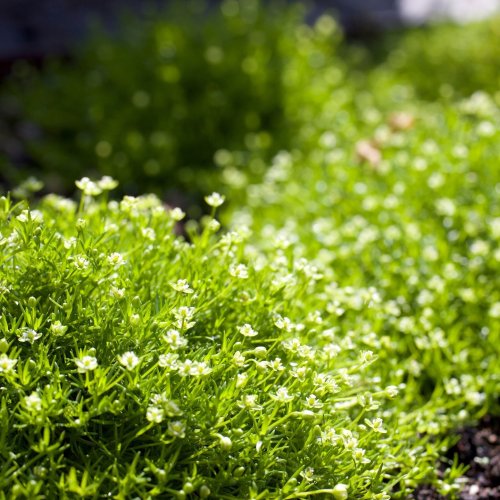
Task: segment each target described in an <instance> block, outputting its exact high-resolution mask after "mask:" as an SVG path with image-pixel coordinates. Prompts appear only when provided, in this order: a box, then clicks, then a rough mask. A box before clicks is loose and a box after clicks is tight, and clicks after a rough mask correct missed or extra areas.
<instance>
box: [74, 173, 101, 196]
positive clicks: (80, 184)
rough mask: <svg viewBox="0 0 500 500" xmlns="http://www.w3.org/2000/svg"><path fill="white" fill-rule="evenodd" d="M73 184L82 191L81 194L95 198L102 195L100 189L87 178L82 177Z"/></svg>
mask: <svg viewBox="0 0 500 500" xmlns="http://www.w3.org/2000/svg"><path fill="white" fill-rule="evenodd" d="M75 184H76V187H77V188H78V189H81V190H82V191H83V194H86V195H89V196H97V195H99V194H101V193H102V188H101V187H99V185H98V184H96V183H95V182H94V181H91V180H90V179H89V178H88V177H82V178H81V179H80V180H79V181H76V182H75Z"/></svg>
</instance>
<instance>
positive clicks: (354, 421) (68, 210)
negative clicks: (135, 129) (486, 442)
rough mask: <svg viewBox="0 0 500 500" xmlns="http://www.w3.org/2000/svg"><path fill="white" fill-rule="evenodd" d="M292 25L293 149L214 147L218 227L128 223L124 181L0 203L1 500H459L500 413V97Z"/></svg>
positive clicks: (285, 72)
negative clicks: (417, 75)
mask: <svg viewBox="0 0 500 500" xmlns="http://www.w3.org/2000/svg"><path fill="white" fill-rule="evenodd" d="M224 5H225V6H226V7H225V8H226V9H228V8H229V7H231V6H232V8H233V11H230V12H233V13H236V14H238V12H237V10H236V7H235V6H237V5H239V6H240V7H241V5H242V4H240V3H235V2H226V3H225V4H224ZM249 5H250V6H252V5H253V6H254V7H256V6H258V4H253V3H249ZM228 6H229V7H228ZM250 8H253V7H250ZM255 12H260V11H255ZM240 14H241V11H239V14H238V15H234V16H232V15H229V16H228V18H229V19H233V20H234V21H235V22H236V20H239V21H238V23H239V22H241V18H240V17H239V16H240ZM247 14H248V13H247ZM226 17H227V12H226ZM218 19H219V18H218ZM245 19H246V18H245ZM262 22H264V21H262ZM266 22H267V21H266ZM293 22H295V23H297V24H296V25H293ZM293 22H292V21H290V23H291V24H290V28H286V29H289V30H290V31H289V34H290V33H293V36H290V37H285V38H280V43H279V44H278V45H279V47H280V50H282V51H283V52H282V53H283V54H285V53H286V54H292V53H293V57H292V58H290V59H289V60H287V62H286V65H285V66H283V67H281V68H280V70H279V71H280V76H279V78H280V79H281V80H280V81H281V83H280V86H281V89H280V92H279V99H280V102H279V110H280V111H279V113H278V114H279V116H280V118H279V119H278V121H277V122H276V123H278V122H280V120H284V121H283V122H281V123H282V126H283V129H282V130H278V131H274V132H273V131H272V130H266V131H265V133H262V130H260V128H259V130H260V131H257V132H256V130H257V129H254V130H252V131H249V130H248V129H247V128H246V125H241V123H240V122H239V121H238V122H237V123H236V127H239V126H242V127H243V128H242V129H239V131H238V132H237V133H236V132H235V136H234V138H235V142H231V141H232V139H231V137H229V138H228V140H229V142H228V143H224V142H223V141H224V137H222V138H221V143H220V144H219V141H218V140H217V141H214V142H210V143H209V144H208V143H205V142H204V137H200V149H201V148H202V147H203V148H206V150H205V149H204V150H203V151H200V152H199V153H200V154H202V155H205V154H206V155H207V157H208V156H213V161H214V165H216V166H217V170H216V172H217V175H216V176H214V177H213V178H212V181H211V182H213V183H214V184H217V189H218V190H220V191H221V192H223V193H224V194H225V196H223V195H221V194H218V193H213V194H211V195H208V196H206V197H205V202H206V203H205V205H206V207H208V208H207V211H208V214H207V215H206V216H205V217H203V218H201V219H200V220H198V221H195V220H189V221H187V222H185V220H183V219H184V218H185V214H184V213H183V211H182V210H181V209H180V208H174V207H171V206H167V205H166V204H165V203H164V202H163V201H162V200H161V198H159V197H158V196H156V195H155V194H143V195H140V196H137V197H134V196H129V195H125V196H117V197H116V199H113V193H114V192H118V193H119V192H120V186H119V185H118V183H117V181H115V180H114V179H113V178H111V177H109V176H108V175H107V174H112V173H117V174H120V172H121V170H120V169H116V170H114V167H113V166H112V165H111V163H110V162H103V163H102V164H100V165H99V167H98V170H99V169H100V170H101V171H102V173H104V174H106V175H104V177H102V178H100V180H91V179H89V178H88V177H83V178H81V179H80V180H79V181H77V182H76V187H77V188H78V191H79V195H78V197H77V198H76V201H75V200H73V199H68V198H65V197H62V196H59V195H57V194H49V195H47V196H44V197H41V198H40V199H38V200H37V201H31V202H28V201H27V200H22V201H14V197H11V196H10V195H9V194H7V193H5V194H4V196H2V197H1V198H0V249H1V252H0V457H1V459H0V498H29V499H36V498H40V499H42V498H82V497H83V498H103V497H111V498H118V499H121V498H123V499H125V498H155V497H157V498H174V499H176V498H177V499H185V498H192V499H196V498H216V499H241V498H251V499H258V498H260V499H268V498H270V499H273V498H275V499H280V500H291V499H296V498H308V497H316V498H334V499H335V500H339V499H346V498H360V499H388V498H401V499H404V498H407V497H408V495H409V494H410V493H411V491H413V490H414V489H415V488H416V487H417V486H418V485H420V484H431V485H433V486H435V487H436V488H437V489H438V491H439V492H440V493H441V494H443V495H445V496H447V497H449V498H455V497H456V496H457V495H458V492H459V490H460V488H461V486H462V484H463V483H462V479H461V476H462V473H463V470H464V466H463V465H462V464H459V463H458V462H457V461H456V460H455V461H454V460H453V459H447V458H444V457H445V453H446V451H447V450H448V449H449V448H450V446H451V445H452V444H453V442H454V440H455V436H454V433H455V431H456V430H457V429H458V428H459V427H460V426H461V425H463V424H468V423H471V422H474V421H475V420H476V419H478V418H480V417H481V416H483V415H485V414H486V413H491V414H498V413H499V411H500V408H499V396H500V391H499V387H500V368H499V364H498V361H497V360H498V357H499V354H500V352H499V350H500V348H499V346H500V338H499V336H500V286H499V285H500V283H499V276H500V275H499V267H500V249H499V240H500V207H499V200H500V197H499V195H500V172H499V170H498V165H497V163H498V158H499V155H500V142H499V140H498V139H499V133H500V132H499V130H500V109H499V106H498V102H497V100H498V99H497V96H496V95H495V91H494V89H495V86H494V83H492V82H490V80H489V79H488V78H486V77H485V82H487V83H488V85H489V84H490V83H491V87H490V86H488V85H486V84H485V85H484V86H483V85H482V83H481V80H478V81H477V83H470V85H471V87H470V88H471V92H470V93H469V92H468V90H467V91H465V90H464V93H463V94H462V93H461V92H460V91H457V92H456V93H455V94H454V95H449V96H447V97H446V96H444V97H443V96H441V94H440V97H439V98H438V99H437V100H432V99H430V98H429V96H425V97H426V99H425V100H419V99H418V96H419V95H420V92H421V91H420V90H418V85H419V84H418V82H415V84H414V85H413V84H412V80H408V79H406V77H402V76H401V74H400V73H399V72H398V71H399V70H398V69H395V68H394V67H393V66H392V63H387V64H383V65H382V66H380V67H376V68H373V69H372V70H371V71H370V72H369V73H368V74H366V75H363V76H361V75H360V74H359V61H360V59H357V60H356V61H354V60H351V64H350V65H349V64H348V62H346V61H341V59H342V58H339V57H337V56H336V55H335V54H334V52H331V50H332V49H331V48H327V46H328V43H329V40H330V39H333V40H334V41H335V44H336V43H338V37H339V32H338V28H337V27H336V24H335V22H334V20H333V19H332V18H330V17H328V16H323V17H321V18H320V19H318V21H317V22H316V23H315V24H314V25H313V26H306V25H304V24H301V23H300V22H299V21H293ZM158 26H159V25H158ZM169 26H170V25H169ZM188 26H189V25H188ZM251 26H252V29H255V25H251ZM273 26H274V28H272V29H275V28H276V30H278V27H276V26H275V25H273ZM478 26H479V25H478ZM173 29H174V28H173V27H172V26H170V27H169V28H168V30H167V32H168V33H170V31H169V30H173ZM207 29H208V25H207ZM263 29H264V28H263ZM265 29H267V28H265ZM269 29H270V30H271V32H272V33H274V32H273V31H272V29H271V28H269ZM280 29H281V28H280ZM448 29H450V28H445V30H444V31H443V33H444V35H443V40H446V37H447V36H448V35H446V33H447V30H448ZM475 29H479V28H478V27H473V28H472V30H475ZM488 29H490V28H488ZM248 30H249V31H248V32H245V33H246V35H245V36H249V34H250V28H248ZM174 31H175V30H174ZM278 31H279V30H278ZM435 33H436V34H435V36H436V44H438V42H439V40H440V38H439V35H438V33H439V31H438V30H437V29H436V31H435ZM140 36H143V35H140ZM213 36H214V37H216V36H221V35H220V33H217V34H214V35H213ZM413 36H416V35H414V34H410V35H408V37H409V38H408V40H411V39H412V38H411V37H413ZM188 38H189V37H187V38H186V39H188ZM243 38H244V37H243ZM250 38H251V37H250ZM182 39H183V40H184V38H182ZM298 42H300V43H298ZM109 43H110V44H111V45H112V46H113V47H114V49H116V50H118V47H119V45H118V44H117V45H116V46H115V45H113V44H114V43H115V42H109ZM190 43H191V42H190ZM193 43H194V42H193ZM220 43H221V44H222V42H220ZM335 44H333V50H334V51H335V50H337V48H338V47H337V46H336V45H335ZM408 44H409V45H411V43H410V42H408ZM104 46H105V47H107V45H106V44H104ZM335 47H337V48H335ZM141 50H142V49H141ZM190 50H191V49H190ZM235 50H236V49H235ZM405 50H406V49H405ZM408 50H409V49H408ZM492 50H493V49H492ZM153 52H154V51H153ZM190 53H191V52H186V54H190ZM347 53H349V51H347V52H346V54H347ZM350 53H351V56H352V57H357V56H355V55H353V53H352V52H350ZM235 54H236V52H235ZM88 57H89V61H91V59H90V53H89V55H88ZM235 57H236V56H235ZM138 58H139V56H138ZM335 61H337V62H335ZM332 63H333V64H332ZM116 64H117V66H116V68H118V63H116ZM183 64H187V62H183ZM424 66H425V64H424ZM304 67H306V68H309V71H308V72H304V71H303V69H304ZM64 71H67V70H61V73H58V72H56V73H55V74H53V75H52V76H51V75H50V74H48V73H47V75H45V77H44V78H46V79H49V80H50V78H54V79H55V80H57V78H60V77H61V76H60V75H61V74H63V73H64ZM68 71H70V72H73V73H72V74H73V76H72V78H75V79H74V80H72V82H73V83H72V84H71V85H76V83H75V82H76V81H77V79H76V77H75V76H74V75H76V69H75V68H73V69H71V70H68ZM117 71H118V70H117ZM231 71H232V70H231ZM443 71H444V70H443ZM118 74H119V75H123V73H117V76H116V78H117V82H120V81H121V78H122V77H119V76H118ZM209 74H210V72H209ZM273 74H274V73H273ZM58 75H59V76H58ZM193 78H194V77H193ZM211 78H212V77H211ZM439 78H440V77H439ZM459 83H460V82H459ZM124 85H125V84H124ZM128 85H129V84H127V89H129V90H127V92H128V93H130V92H131V91H132V90H131V89H133V88H135V87H134V86H133V85H132V84H130V87H129V86H128ZM457 85H458V84H457ZM37 88H38V87H37ZM61 88H65V87H64V85H63V86H62V87H61ZM70 88H71V89H73V90H70ZM76 88H80V87H75V86H72V87H69V88H68V89H67V92H68V94H71V93H72V92H74V89H76ZM181 88H182V86H181V84H180V83H179V89H181ZM221 88H222V87H221ZM242 88H243V89H246V86H245V85H243V87H242ZM266 88H267V87H266ZM465 88H466V87H464V89H465ZM137 89H138V90H139V89H140V90H141V91H142V90H143V89H144V86H143V85H142V83H141V85H140V87H139V86H137ZM107 90H108V89H106V88H105V86H103V87H101V88H100V90H99V95H104V94H105V92H107ZM247 90H248V89H247ZM268 90H269V89H268V88H267V90H266V91H265V92H267V91H268ZM240 91H241V92H243V91H244V90H238V91H236V90H235V93H234V96H235V98H236V97H237V96H238V92H240ZM158 92H159V93H160V94H161V92H160V90H159V91H158ZM263 92H264V91H263ZM45 95H46V94H45V93H44V91H43V92H41V93H40V95H39V98H40V99H41V101H40V103H43V102H45V101H44V100H43V99H45V97H43V96H45ZM127 95H128V94H127ZM229 95H232V94H229ZM277 95H278V94H276V95H275V94H272V92H271V96H275V97H276V96H277ZM96 96H97V94H95V95H94V97H96ZM143 97H144V96H143ZM31 98H32V97H29V99H31ZM72 99H73V100H75V96H72ZM96 99H97V98H96ZM252 99H253V98H252ZM252 99H250V102H249V107H248V109H249V110H252V106H255V109H259V110H262V109H263V108H261V107H260V106H261V104H262V102H264V101H265V100H264V101H261V100H260V97H259V98H257V97H256V98H255V99H253V100H252ZM266 99H267V98H266ZM429 99H430V100H429ZM271 100H272V99H271ZM26 102H28V101H26ZM96 102H99V100H98V99H97V100H96ZM169 102H170V101H169ZM203 102H205V101H203ZM265 102H268V101H265ZM269 102H270V101H269ZM273 105H274V104H273ZM39 106H40V107H39V108H38V109H41V104H39ZM197 106H200V109H199V110H198V111H199V113H201V115H203V113H205V112H206V113H208V114H207V115H206V116H205V115H203V116H205V118H206V119H207V120H208V117H209V113H212V112H213V109H212V108H210V107H208V108H206V109H205V108H204V106H205V104H203V103H199V102H197ZM148 109H150V108H148ZM266 109H267V108H266ZM160 110H161V108H155V112H158V113H159V112H160ZM120 112H123V113H127V117H125V116H123V117H122V118H120V119H123V122H124V127H125V128H124V130H126V129H127V127H128V126H129V124H130V123H132V122H133V121H134V120H135V119H136V118H134V114H135V113H139V114H141V113H142V112H140V111H139V110H138V109H136V107H134V105H133V104H132V105H131V104H130V103H129V102H127V105H123V110H120ZM260 112H261V111H259V113H260ZM141 116H142V114H141ZM148 116H152V115H148ZM193 116H196V117H198V118H197V119H199V116H200V115H199V114H196V115H193ZM129 118H130V121H128V119H129ZM143 118H145V115H144V116H142V118H141V119H143ZM218 118H219V117H218V115H217V114H215V115H214V120H215V121H217V120H218ZM285 118H286V120H285ZM53 119H56V118H53ZM190 119H191V118H190ZM228 119H229V118H228ZM234 119H236V118H234ZM193 120H194V118H193ZM238 120H239V118H238ZM182 123H183V125H182V126H187V125H186V123H185V122H182ZM189 123H190V126H191V125H192V123H193V122H189ZM96 124H99V125H100V124H101V122H100V121H99V122H96ZM180 124H181V122H177V124H176V127H177V126H180ZM118 125H119V122H118V121H117V122H116V123H115V126H116V127H117V129H116V137H118V136H119V135H120V134H119V129H118ZM219 125H220V124H217V126H219ZM145 126H146V125H145ZM74 127H75V130H77V129H78V123H76V122H75V123H74ZM96 127H97V125H96ZM214 127H215V124H214ZM259 127H260V126H259ZM215 128H216V127H215ZM215 128H214V130H215ZM96 130H97V128H96ZM172 130H173V129H172ZM238 134H243V135H244V136H245V139H244V140H243V141H242V142H240V143H238V140H239V139H238V137H239V138H241V137H242V136H241V135H240V136H238ZM124 135H126V134H125V133H124ZM179 140H184V139H179ZM187 140H188V139H186V141H187ZM189 140H191V139H189ZM193 140H194V139H193ZM278 146H279V147H280V148H281V150H279V151H274V150H275V149H278ZM43 147H44V145H43V144H42V143H40V148H41V149H40V151H42V149H43ZM47 147H49V148H58V147H59V144H58V142H57V141H56V140H55V139H54V141H53V142H52V143H51V145H50V146H47ZM61 147H62V146H61ZM66 147H67V145H66V146H64V148H66ZM92 147H93V148H94V149H93V150H92V151H93V152H92V153H91V155H95V144H94V145H93V146H92ZM64 148H62V149H64ZM114 150H115V149H114V145H113V151H114ZM67 151H68V152H69V151H70V149H69V148H68V149H67ZM141 151H142V150H141ZM273 151H274V154H272V153H273ZM65 154H66V153H65ZM137 154H138V156H137V157H134V159H135V160H134V161H136V162H137V164H138V165H139V168H140V165H143V163H142V159H145V158H146V157H148V158H149V155H150V152H148V153H147V155H145V156H141V154H142V153H137ZM151 154H152V153H151ZM78 155H81V156H78ZM91 155H90V156H86V154H84V152H83V151H78V152H74V153H73V157H72V162H73V163H72V165H74V170H73V167H72V169H71V174H70V173H68V179H69V175H73V174H74V173H76V172H77V171H78V172H83V171H84V168H85V167H86V166H87V162H89V161H92V156H91ZM111 157H112V155H111V156H110V158H111ZM61 158H63V157H61ZM161 158H163V157H161V156H160V159H161ZM176 158H177V157H176ZM56 160H57V158H56V156H54V157H53V158H52V161H54V162H55V166H57V165H58V168H59V169H60V172H62V170H63V164H61V163H59V162H58V161H56ZM175 161H177V160H175ZM168 165H170V166H168ZM172 165H174V163H172V164H167V166H166V167H165V168H166V170H165V171H162V173H161V174H159V177H157V178H156V181H155V183H158V182H159V179H161V178H162V176H163V175H166V176H168V177H165V178H168V179H169V180H170V179H171V178H172V179H174V178H176V175H177V174H176V172H177V170H176V169H177V167H175V169H174V170H175V172H174V170H171V168H172V169H173V166H172ZM176 165H177V164H176ZM178 165H179V166H180V165H182V163H179V164H178ZM134 166H135V163H132V162H131V163H130V169H129V170H127V169H125V170H124V172H128V173H125V174H124V175H125V177H124V179H125V186H122V189H123V190H124V191H127V183H128V182H130V180H131V179H132V178H135V177H134V176H137V179H139V177H140V175H141V173H140V170H137V171H135V170H134ZM182 171H183V172H184V170H182ZM185 172H188V173H185V174H182V175H185V176H186V177H184V178H183V179H184V180H183V181H182V182H188V180H189V179H192V178H194V177H196V175H198V174H193V172H194V171H193V170H189V169H188V170H187V171H185ZM143 174H144V172H143ZM128 175H130V176H131V177H127V176H128ZM170 176H172V177H170ZM99 177H100V176H99ZM153 177H154V176H153ZM153 177H148V178H147V180H144V182H145V183H146V184H140V185H139V186H144V185H148V183H149V182H152V179H153ZM141 179H142V178H141ZM201 179H202V177H201V176H200V180H199V182H200V184H194V185H193V189H199V188H200V186H201V184H202V180H201ZM214 179H218V180H217V181H215V180H214ZM66 182H69V181H66ZM72 182H73V181H72ZM177 182H179V181H178V180H175V179H174V180H172V183H177ZM177 185H179V184H177ZM181 185H184V184H182V183H181ZM186 185H187V184H186ZM40 187H41V184H40V183H39V182H38V181H34V180H30V181H28V182H25V183H24V185H23V186H22V189H18V190H16V192H15V194H16V195H17V196H18V197H19V196H21V197H22V195H24V196H25V197H26V196H27V195H28V194H29V192H30V191H36V190H37V189H39V188H40ZM141 189H142V187H141ZM162 189H163V188H162V187H159V189H158V192H162ZM110 193H111V194H110ZM225 198H227V200H226V199H225ZM440 463H441V464H442V466H441V467H440V469H441V470H442V472H439V471H438V469H439V467H438V465H439V464H440Z"/></svg>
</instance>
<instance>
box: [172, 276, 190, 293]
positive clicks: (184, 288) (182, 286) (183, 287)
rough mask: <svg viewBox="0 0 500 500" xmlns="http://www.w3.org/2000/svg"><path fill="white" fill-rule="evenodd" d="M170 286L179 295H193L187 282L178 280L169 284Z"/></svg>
mask: <svg viewBox="0 0 500 500" xmlns="http://www.w3.org/2000/svg"><path fill="white" fill-rule="evenodd" d="M170 286H171V287H172V288H173V289H174V290H175V291H177V292H181V293H193V289H192V288H190V287H189V283H188V282H187V280H183V279H179V280H177V281H175V282H172V283H170Z"/></svg>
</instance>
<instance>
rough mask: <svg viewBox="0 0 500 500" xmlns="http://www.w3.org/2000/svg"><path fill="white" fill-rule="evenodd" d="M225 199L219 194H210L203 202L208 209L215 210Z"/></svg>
mask: <svg viewBox="0 0 500 500" xmlns="http://www.w3.org/2000/svg"><path fill="white" fill-rule="evenodd" d="M224 200H225V197H224V196H222V195H221V194H219V193H212V194H210V195H208V196H205V201H206V202H207V205H208V206H209V207H213V208H217V207H220V206H221V205H222V204H223V203H224Z"/></svg>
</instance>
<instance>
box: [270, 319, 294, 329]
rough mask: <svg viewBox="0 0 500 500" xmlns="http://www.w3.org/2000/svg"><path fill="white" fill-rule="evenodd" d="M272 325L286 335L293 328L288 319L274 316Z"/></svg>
mask: <svg viewBox="0 0 500 500" xmlns="http://www.w3.org/2000/svg"><path fill="white" fill-rule="evenodd" d="M274 324H275V326H276V327H277V328H279V329H280V330H284V331H285V332H287V333H289V332H291V331H292V329H293V327H294V325H293V323H292V322H291V321H290V318H287V317H286V316H285V317H281V316H279V315H278V316H276V318H275V320H274Z"/></svg>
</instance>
